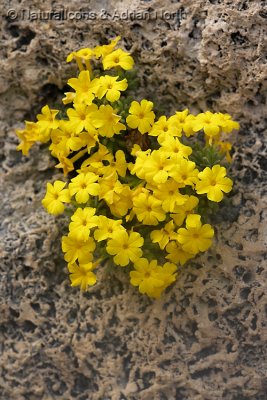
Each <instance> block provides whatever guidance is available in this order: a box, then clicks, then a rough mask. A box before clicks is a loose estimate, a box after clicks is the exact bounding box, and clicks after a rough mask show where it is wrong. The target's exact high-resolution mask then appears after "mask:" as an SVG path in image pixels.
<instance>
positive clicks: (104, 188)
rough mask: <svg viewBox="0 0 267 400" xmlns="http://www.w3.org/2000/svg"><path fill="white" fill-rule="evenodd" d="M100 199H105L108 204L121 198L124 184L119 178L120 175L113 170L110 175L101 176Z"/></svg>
mask: <svg viewBox="0 0 267 400" xmlns="http://www.w3.org/2000/svg"><path fill="white" fill-rule="evenodd" d="M98 182H99V185H100V189H99V199H100V200H101V199H104V200H105V201H106V202H107V203H108V205H110V204H113V203H114V202H116V201H118V200H119V194H120V193H122V192H123V189H124V188H123V185H122V183H121V182H120V181H119V180H118V175H117V173H116V172H113V173H112V174H110V175H107V176H103V177H102V178H99V181H98Z"/></svg>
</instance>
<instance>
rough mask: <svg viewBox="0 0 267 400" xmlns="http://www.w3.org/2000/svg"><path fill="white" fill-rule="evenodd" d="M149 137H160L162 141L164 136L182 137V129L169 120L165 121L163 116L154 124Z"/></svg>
mask: <svg viewBox="0 0 267 400" xmlns="http://www.w3.org/2000/svg"><path fill="white" fill-rule="evenodd" d="M149 135H150V136H160V137H161V138H162V139H163V140H164V138H166V136H182V129H181V128H180V127H179V126H178V125H177V124H175V123H174V122H172V121H171V120H170V119H168V120H167V118H166V117H165V116H162V117H160V118H159V120H158V121H157V122H155V124H154V125H153V127H152V129H151V130H150V131H149Z"/></svg>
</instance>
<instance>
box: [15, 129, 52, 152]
mask: <svg viewBox="0 0 267 400" xmlns="http://www.w3.org/2000/svg"><path fill="white" fill-rule="evenodd" d="M16 135H17V136H18V138H19V139H20V140H21V142H20V144H19V145H18V146H17V150H21V151H22V154H23V155H24V156H27V155H28V153H29V150H30V148H31V147H32V146H33V145H34V143H35V142H37V141H40V142H42V143H45V142H47V141H48V140H49V139H50V135H45V134H43V133H41V132H40V129H39V127H38V126H37V123H35V122H30V121H25V128H24V129H17V130H16Z"/></svg>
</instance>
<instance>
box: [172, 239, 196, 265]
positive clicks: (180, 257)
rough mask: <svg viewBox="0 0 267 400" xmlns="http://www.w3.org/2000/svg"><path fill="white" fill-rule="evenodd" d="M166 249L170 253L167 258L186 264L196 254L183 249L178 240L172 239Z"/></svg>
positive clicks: (176, 262)
mask: <svg viewBox="0 0 267 400" xmlns="http://www.w3.org/2000/svg"><path fill="white" fill-rule="evenodd" d="M166 251H167V253H169V254H168V255H167V256H166V258H167V260H170V261H172V262H173V263H175V264H181V265H184V264H185V263H186V262H187V261H188V260H190V258H193V257H194V256H193V255H192V254H191V253H187V252H186V251H184V250H183V249H182V245H181V244H180V243H178V242H177V241H171V242H169V243H168V244H167V246H166Z"/></svg>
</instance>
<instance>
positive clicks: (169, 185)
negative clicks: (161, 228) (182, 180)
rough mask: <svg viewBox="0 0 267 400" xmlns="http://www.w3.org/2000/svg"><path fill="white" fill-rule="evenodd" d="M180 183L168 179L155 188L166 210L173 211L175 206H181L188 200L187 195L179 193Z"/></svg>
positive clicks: (155, 193)
mask: <svg viewBox="0 0 267 400" xmlns="http://www.w3.org/2000/svg"><path fill="white" fill-rule="evenodd" d="M179 187H181V185H179V184H178V183H177V182H175V181H174V180H173V179H168V180H167V181H166V182H165V183H162V184H160V185H158V186H157V187H156V189H154V190H153V194H154V196H155V197H156V198H157V199H158V200H161V202H162V208H163V210H164V211H166V212H173V211H174V209H175V206H181V205H182V204H184V203H185V201H186V196H184V195H182V194H181V193H179Z"/></svg>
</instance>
